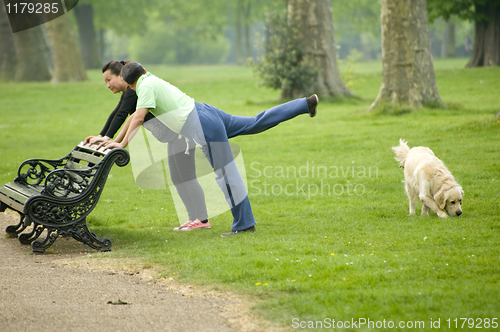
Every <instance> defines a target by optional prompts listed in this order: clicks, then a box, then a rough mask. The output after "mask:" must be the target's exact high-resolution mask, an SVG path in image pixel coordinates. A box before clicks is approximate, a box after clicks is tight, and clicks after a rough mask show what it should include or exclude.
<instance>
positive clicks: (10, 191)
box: [0, 183, 39, 204]
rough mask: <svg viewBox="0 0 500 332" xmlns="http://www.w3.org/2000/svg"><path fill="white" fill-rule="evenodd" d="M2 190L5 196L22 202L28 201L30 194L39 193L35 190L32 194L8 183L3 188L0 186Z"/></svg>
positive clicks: (0, 190)
mask: <svg viewBox="0 0 500 332" xmlns="http://www.w3.org/2000/svg"><path fill="white" fill-rule="evenodd" d="M10 184H12V183H9V185H10ZM0 192H1V193H2V194H4V195H5V196H8V197H11V198H13V199H15V200H16V201H18V202H21V203H22V204H24V203H26V201H27V200H28V198H29V197H30V196H32V195H36V194H39V193H37V192H34V193H32V194H31V195H30V194H29V193H28V192H26V193H23V192H22V191H20V190H16V188H12V187H11V186H8V185H5V186H3V187H2V188H0Z"/></svg>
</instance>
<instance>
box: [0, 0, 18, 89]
mask: <svg viewBox="0 0 500 332" xmlns="http://www.w3.org/2000/svg"><path fill="white" fill-rule="evenodd" d="M16 64H17V60H16V49H15V47H14V36H13V35H12V30H11V28H10V24H9V18H8V17H7V12H6V11H5V7H4V6H3V5H1V4H0V80H2V79H13V78H14V73H15V68H16Z"/></svg>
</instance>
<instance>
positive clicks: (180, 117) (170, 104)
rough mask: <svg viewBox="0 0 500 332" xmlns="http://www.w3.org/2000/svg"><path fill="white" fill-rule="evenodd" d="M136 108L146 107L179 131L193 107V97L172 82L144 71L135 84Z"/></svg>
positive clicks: (175, 130)
mask: <svg viewBox="0 0 500 332" xmlns="http://www.w3.org/2000/svg"><path fill="white" fill-rule="evenodd" d="M136 91H137V107H136V108H137V109H139V108H147V109H149V111H150V112H151V113H153V115H154V116H156V117H157V118H158V119H159V120H160V121H162V122H163V123H164V124H165V125H166V126H167V127H169V128H170V129H172V130H173V131H174V132H176V133H179V132H180V131H181V129H182V126H183V125H184V123H185V122H186V119H187V117H188V115H189V113H191V111H192V110H193V109H194V99H193V98H191V97H189V96H188V95H186V94H185V93H184V92H182V91H181V90H179V89H178V88H177V87H175V86H173V85H172V84H170V83H168V82H165V81H164V80H162V79H160V78H158V77H156V76H154V75H153V74H151V73H146V74H144V75H142V76H141V77H139V80H138V81H137V85H136Z"/></svg>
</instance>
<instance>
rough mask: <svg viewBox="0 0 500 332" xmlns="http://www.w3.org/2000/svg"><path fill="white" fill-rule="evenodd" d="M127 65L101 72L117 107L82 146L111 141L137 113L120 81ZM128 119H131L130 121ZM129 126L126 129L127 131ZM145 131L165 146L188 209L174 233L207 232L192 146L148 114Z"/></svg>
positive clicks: (131, 93)
mask: <svg viewBox="0 0 500 332" xmlns="http://www.w3.org/2000/svg"><path fill="white" fill-rule="evenodd" d="M126 63H128V61H127V62H125V61H109V62H108V63H106V64H105V65H104V67H103V68H102V76H103V78H104V82H106V85H107V87H108V89H110V90H111V91H112V92H113V93H119V92H121V93H122V96H121V98H120V101H119V102H118V105H117V106H116V108H115V109H114V111H113V112H112V113H111V114H110V115H109V117H108V120H107V121H106V124H105V125H104V127H103V128H102V130H101V133H100V134H99V135H98V136H88V137H87V138H86V139H85V141H84V143H85V144H87V143H90V144H93V143H96V142H101V141H107V140H110V139H112V138H113V137H114V135H115V134H116V132H117V131H118V129H120V127H121V126H122V124H123V123H124V122H125V120H126V119H127V117H128V116H129V115H131V114H133V113H134V112H135V110H136V104H137V94H136V93H135V91H134V90H132V89H130V88H129V87H128V86H127V84H126V83H125V82H124V81H123V79H122V78H121V75H120V71H121V69H122V68H123V66H124V65H125V64H126ZM129 119H131V117H130V118H129ZM128 122H129V121H127V122H126V123H125V126H127V127H128ZM144 127H145V128H146V129H147V130H149V131H150V132H151V133H152V134H153V136H154V137H155V138H156V139H157V140H158V141H160V142H162V143H168V165H169V170H170V176H171V178H172V182H173V183H174V185H175V187H176V189H177V192H178V193H179V196H180V197H181V200H182V202H183V204H184V206H185V207H186V209H187V212H188V216H189V220H188V221H187V222H186V223H184V224H182V225H181V226H179V227H176V228H174V230H176V231H177V230H182V231H189V230H193V229H198V228H210V226H211V225H210V222H209V221H208V214H207V208H206V204H205V195H204V193H203V189H202V188H201V186H200V184H199V182H198V180H197V179H196V167H195V160H194V158H195V153H194V150H195V147H196V145H195V144H194V142H192V141H191V142H187V141H186V140H183V139H181V138H179V137H178V135H177V134H176V133H174V132H173V131H172V130H170V129H169V128H168V127H167V126H165V125H164V124H162V123H161V121H159V120H157V119H156V118H155V116H154V115H153V114H151V113H148V114H147V115H146V117H145V120H144Z"/></svg>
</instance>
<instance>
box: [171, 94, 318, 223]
mask: <svg viewBox="0 0 500 332" xmlns="http://www.w3.org/2000/svg"><path fill="white" fill-rule="evenodd" d="M195 108H196V112H195V111H194V110H193V112H191V114H190V115H189V117H188V119H187V120H186V123H185V124H184V127H183V128H182V130H181V133H180V134H181V135H183V136H186V137H188V138H190V139H193V140H194V142H195V143H196V144H197V145H199V146H201V147H202V150H203V153H204V154H205V157H206V158H207V159H208V161H209V162H210V164H211V165H212V167H213V168H214V172H215V174H216V181H217V183H218V185H219V187H220V188H221V190H222V191H223V192H224V194H225V197H226V201H227V203H228V204H229V206H230V208H231V213H232V214H233V224H232V227H231V230H232V231H240V230H243V229H247V228H249V227H252V226H254V225H255V224H256V223H255V218H254V216H253V212H252V207H251V206H250V200H249V199H248V195H247V192H246V189H245V186H244V182H243V179H242V178H241V175H240V173H239V171H238V169H237V168H236V164H235V163H234V157H233V154H232V152H231V148H230V145H229V141H228V139H229V138H232V137H236V136H240V135H252V134H258V133H261V132H263V131H266V130H268V129H270V128H272V127H275V126H277V125H278V124H280V123H281V122H284V121H287V120H290V119H292V118H294V117H296V116H298V115H300V114H308V113H309V108H308V106H307V101H306V99H305V98H301V99H296V100H293V101H290V102H287V103H285V104H282V105H278V106H276V107H273V108H271V109H268V110H265V111H264V112H262V113H259V114H257V115H256V116H254V117H245V116H237V115H231V114H227V113H225V112H223V111H221V110H220V109H218V108H216V107H214V106H211V105H208V104H199V103H196V104H195Z"/></svg>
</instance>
